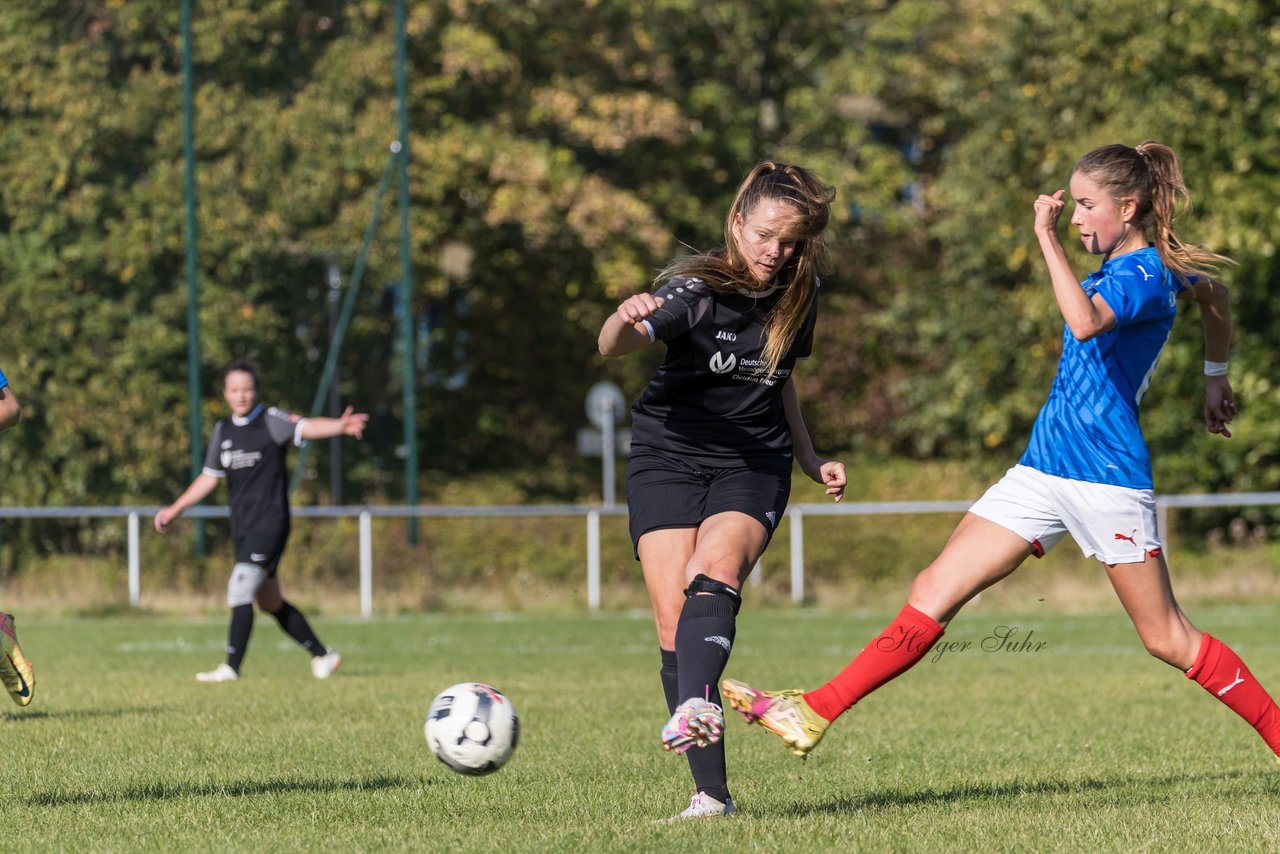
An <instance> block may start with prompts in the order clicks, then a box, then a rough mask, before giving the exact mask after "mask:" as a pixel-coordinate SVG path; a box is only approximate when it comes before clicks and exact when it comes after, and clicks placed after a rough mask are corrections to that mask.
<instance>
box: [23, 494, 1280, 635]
mask: <svg viewBox="0 0 1280 854" xmlns="http://www.w3.org/2000/svg"><path fill="white" fill-rule="evenodd" d="M971 504H973V502H972V501H882V502H860V503H859V502H853V503H849V502H841V503H840V504H835V503H831V504H793V505H791V506H790V507H788V508H787V518H788V520H789V521H788V524H789V526H790V527H789V531H790V534H791V554H790V561H791V601H792V602H794V603H795V604H797V605H798V604H800V603H802V602H804V520H805V519H806V518H807V517H809V516H894V515H914V514H919V513H963V512H964V511H966V510H968V509H969V506H970V505H971ZM1277 505H1280V492H1232V493H1221V494H1215V495H1165V496H1161V497H1157V498H1156V508H1157V512H1158V513H1159V525H1160V530H1162V531H1164V530H1168V511H1169V510H1170V509H1171V508H1179V509H1186V508H1206V507H1260V506H1261V507H1265V506H1277ZM160 509H161V508H160V507H130V506H122V507H0V519H121V518H122V519H126V520H127V528H128V561H129V604H130V606H132V607H135V608H136V607H138V604H139V602H140V601H141V597H142V567H141V557H140V549H139V541H140V536H141V527H142V526H141V519H142V518H143V517H144V516H145V517H146V518H148V519H150V518H151V517H153V516H155V514H156V513H157V512H159V510H160ZM183 515H184V516H187V517H196V518H205V519H211V518H212V519H217V518H224V519H225V518H227V517H229V516H230V512H229V510H228V509H227V508H226V507H225V506H216V505H209V506H199V507H191V508H189V509H187V511H186V512H185V513H184V514H183ZM293 515H294V516H295V517H312V518H333V519H349V518H355V519H358V520H359V532H360V533H359V536H360V547H359V555H360V613H361V615H362V616H363V617H364V618H365V619H368V618H370V617H372V616H373V518H374V517H375V516H376V517H379V518H410V517H416V518H420V519H441V518H450V519H459V518H463V519H476V518H530V517H547V516H558V517H568V518H572V517H575V516H576V517H582V518H583V519H584V520H585V521H586V525H587V554H586V572H587V607H588V608H590V609H591V610H593V611H595V610H598V609H599V608H600V517H602V516H626V515H627V508H626V507H625V506H621V507H604V506H601V505H580V504H546V505H541V504H531V505H494V506H464V505H457V506H428V505H421V504H420V505H416V506H413V507H408V506H371V505H341V506H334V507H295V508H293ZM757 577H758V574H757Z"/></svg>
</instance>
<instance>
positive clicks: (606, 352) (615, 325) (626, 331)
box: [597, 293, 664, 359]
mask: <svg viewBox="0 0 1280 854" xmlns="http://www.w3.org/2000/svg"><path fill="white" fill-rule="evenodd" d="M663 302H664V300H663V299H662V297H660V296H655V295H654V294H651V293H643V294H636V295H635V296H631V297H627V298H626V299H625V300H623V301H622V304H621V305H619V306H618V309H617V311H615V312H614V313H613V314H611V315H609V319H608V320H606V321H605V322H604V326H602V327H601V328H600V338H599V340H598V341H597V346H598V347H599V349H600V355H602V356H604V357H606V358H610V359H612V358H616V357H618V356H625V355H627V354H628V353H634V352H635V351H636V350H639V349H640V348H641V347H643V346H645V345H646V344H648V343H650V339H649V332H648V330H646V329H645V327H644V323H643V322H644V320H645V319H646V318H649V317H652V316H653V313H654V312H656V311H657V310H658V309H659V308H661V307H662V303H663Z"/></svg>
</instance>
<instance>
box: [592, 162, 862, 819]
mask: <svg viewBox="0 0 1280 854" xmlns="http://www.w3.org/2000/svg"><path fill="white" fill-rule="evenodd" d="M834 195H835V192H834V190H833V189H832V188H830V187H828V186H826V185H824V184H823V183H822V182H820V181H819V180H818V179H817V178H816V177H815V176H814V175H813V173H812V172H810V171H809V170H807V169H803V168H801V167H798V166H787V165H784V164H781V163H773V162H764V163H761V164H759V165H757V166H756V167H755V168H754V169H752V170H751V172H750V173H749V174H748V175H747V177H746V178H745V179H744V180H743V182H742V184H741V186H739V188H738V192H737V196H736V197H735V199H734V201H733V205H732V206H731V207H730V209H729V213H728V215H727V217H726V218H725V224H724V239H725V243H724V246H722V247H720V248H719V249H716V250H714V251H712V252H709V253H706V254H699V255H692V256H687V257H684V258H679V259H677V260H675V261H674V262H672V263H671V264H670V265H668V266H667V268H666V269H665V270H663V271H662V273H661V274H660V275H659V277H658V281H659V283H660V285H659V287H658V288H657V290H655V291H654V292H652V293H643V294H636V295H635V296H633V297H630V298H628V299H627V300H625V301H624V302H623V303H622V304H621V305H620V306H619V307H618V309H617V311H616V312H614V313H613V314H612V315H610V317H609V319H608V320H606V321H605V323H604V326H603V328H602V329H601V330H600V340H599V347H600V352H601V354H603V355H604V356H606V357H615V356H623V355H626V354H627V353H632V352H635V351H636V350H639V349H641V348H642V347H644V346H645V345H647V344H649V343H651V342H653V341H657V340H662V341H664V342H665V343H666V345H667V355H666V359H665V361H664V362H663V363H662V366H661V367H660V368H659V369H658V372H657V373H656V374H655V375H654V377H653V379H652V380H651V381H650V382H649V385H648V387H647V388H646V389H645V390H644V393H643V394H642V395H641V396H640V399H639V401H637V403H636V404H635V406H634V407H633V409H632V431H631V435H632V440H631V441H632V445H631V447H632V451H631V458H630V463H629V465H628V468H627V503H628V507H629V510H630V516H631V538H632V541H633V542H634V543H635V549H636V556H637V557H638V558H639V559H640V563H641V566H642V567H643V569H644V578H645V586H646V587H647V588H648V591H649V600H650V602H651V603H652V605H653V613H654V622H655V624H656V626H657V630H658V646H659V648H660V650H661V653H662V670H661V674H662V687H663V691H664V693H665V694H666V699H667V707H668V712H669V713H670V714H671V718H670V720H669V721H668V722H667V725H666V726H665V727H663V730H662V741H663V744H664V745H665V746H666V748H667V749H668V750H675V751H677V752H680V753H685V754H686V755H687V756H688V758H689V764H690V769H691V770H692V772H693V779H694V784H695V788H696V792H695V794H694V796H693V801H692V803H691V804H690V805H689V808H688V809H686V810H685V811H684V812H682V813H680V814H679V815H678V816H676V817H675V818H676V819H684V818H707V817H714V816H723V815H730V814H732V813H733V812H734V809H735V808H734V804H733V799H732V798H731V797H730V795H729V787H728V782H727V775H726V771H725V758H724V747H723V744H722V743H718V744H711V743H710V742H712V741H715V740H716V739H717V738H719V735H720V733H721V732H722V731H723V728H724V717H723V714H722V712H721V708H720V694H719V691H718V688H717V685H718V684H719V679H720V675H721V674H722V673H723V672H724V668H725V664H726V663H727V662H728V659H729V652H730V650H731V649H732V647H733V639H734V627H735V621H736V617H737V613H738V608H739V606H740V604H741V593H740V591H741V590H742V584H743V582H744V581H745V580H746V578H747V576H748V574H750V572H751V569H752V567H754V566H755V564H756V561H757V560H758V559H759V557H760V555H761V554H762V553H763V552H764V549H765V547H766V546H767V545H768V543H769V539H770V538H771V537H772V535H773V531H774V528H775V527H776V525H777V524H778V521H779V520H780V519H781V517H782V513H783V511H784V510H785V509H786V506H787V499H788V497H789V495H790V492H791V467H792V458H793V455H794V459H795V461H796V462H798V463H799V464H800V468H801V469H802V470H803V471H804V473H805V474H807V475H808V476H809V477H811V478H813V479H814V480H815V481H817V482H818V483H821V484H824V485H826V487H827V494H828V495H831V496H833V497H834V498H835V500H836V501H839V500H840V498H841V496H842V495H843V493H844V486H845V472H844V466H843V465H842V464H841V463H839V462H836V461H833V460H824V459H822V458H821V457H819V456H817V455H816V454H815V453H814V450H813V442H812V439H811V438H810V436H809V432H808V429H807V428H806V427H805V424H804V419H803V418H802V417H801V414H800V403H799V398H798V397H797V396H796V390H795V386H794V384H793V383H792V382H791V381H790V378H791V370H792V367H793V366H794V365H795V362H796V359H797V358H800V357H805V356H808V355H809V353H810V350H811V349H812V343H813V328H814V322H815V319H816V317H817V292H818V271H819V266H820V265H821V263H822V262H823V260H824V259H823V250H824V246H823V232H824V231H825V230H826V226H827V221H828V219H829V217H830V211H831V200H832V198H833V197H834ZM695 746H696V747H698V748H700V749H697V750H690V748H692V747H695Z"/></svg>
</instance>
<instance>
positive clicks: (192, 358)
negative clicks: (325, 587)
mask: <svg viewBox="0 0 1280 854" xmlns="http://www.w3.org/2000/svg"><path fill="white" fill-rule="evenodd" d="M191 78H192V73H191V0H182V146H183V150H184V154H185V159H186V179H185V194H186V207H187V400H188V401H189V405H190V407H191V478H192V479H193V480H194V479H195V477H196V476H197V475H199V474H200V472H201V470H202V468H203V466H202V465H201V464H202V462H203V461H202V456H203V455H202V453H201V451H202V450H203V449H202V448H201V439H200V409H201V407H200V314H199V307H200V300H199V288H198V286H197V282H196V158H195V140H194V131H193V127H194V124H195V122H194V119H193V115H192V113H193V110H192V100H193V99H192V86H191ZM195 548H196V553H197V554H204V553H205V541H204V519H196V541H195Z"/></svg>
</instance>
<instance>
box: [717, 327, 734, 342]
mask: <svg viewBox="0 0 1280 854" xmlns="http://www.w3.org/2000/svg"><path fill="white" fill-rule="evenodd" d="M716 340H717V341H737V340H738V334H737V333H736V332H725V331H724V330H723V329H721V330H720V331H719V332H717V333H716Z"/></svg>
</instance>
